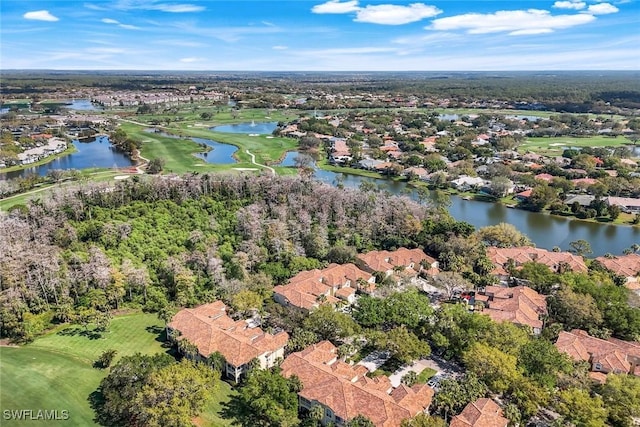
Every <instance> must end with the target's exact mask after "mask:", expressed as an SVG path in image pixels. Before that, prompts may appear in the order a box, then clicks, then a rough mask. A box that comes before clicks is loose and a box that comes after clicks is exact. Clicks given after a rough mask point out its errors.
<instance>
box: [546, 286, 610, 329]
mask: <svg viewBox="0 0 640 427" xmlns="http://www.w3.org/2000/svg"><path fill="white" fill-rule="evenodd" d="M547 304H548V309H549V315H550V316H551V317H552V318H553V319H555V320H556V321H558V322H560V323H562V324H563V325H564V327H565V329H567V330H571V329H584V330H587V331H589V330H594V329H598V328H600V327H601V325H602V322H603V320H604V319H603V317H602V312H601V311H600V309H599V308H598V305H597V304H596V301H595V299H594V298H593V297H592V296H591V295H590V294H582V293H578V292H574V291H573V290H571V288H570V287H568V286H565V287H562V288H561V289H560V290H558V291H557V292H555V293H554V294H553V295H551V296H550V297H549V298H548V300H547Z"/></svg>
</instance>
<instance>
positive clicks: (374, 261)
mask: <svg viewBox="0 0 640 427" xmlns="http://www.w3.org/2000/svg"><path fill="white" fill-rule="evenodd" d="M358 259H359V260H360V262H361V263H363V264H364V265H365V266H367V267H368V268H369V270H371V271H380V272H386V271H389V270H393V268H394V267H400V266H402V267H405V268H408V267H410V266H411V265H412V264H413V265H414V267H415V266H417V265H421V263H422V261H424V262H426V263H427V264H428V265H432V264H434V263H435V262H436V260H435V259H434V258H432V257H430V256H429V255H427V254H425V253H424V251H423V250H422V249H419V248H416V249H407V248H400V249H397V250H395V251H371V252H367V253H366V254H360V255H358ZM416 270H420V267H418V268H417V269H416ZM436 274H437V273H436Z"/></svg>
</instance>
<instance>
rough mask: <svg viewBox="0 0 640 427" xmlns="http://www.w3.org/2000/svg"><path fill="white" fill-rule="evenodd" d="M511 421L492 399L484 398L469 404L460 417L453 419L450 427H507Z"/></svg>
mask: <svg viewBox="0 0 640 427" xmlns="http://www.w3.org/2000/svg"><path fill="white" fill-rule="evenodd" d="M508 424H509V420H508V419H507V418H505V417H503V416H502V409H500V407H499V406H498V405H497V404H496V403H495V402H494V401H493V400H491V399H487V398H482V399H478V400H476V401H475V402H471V403H469V404H468V405H467V406H465V408H464V409H463V410H462V412H461V413H460V415H456V416H455V417H453V418H452V419H451V424H449V425H450V427H469V426H472V427H507V425H508Z"/></svg>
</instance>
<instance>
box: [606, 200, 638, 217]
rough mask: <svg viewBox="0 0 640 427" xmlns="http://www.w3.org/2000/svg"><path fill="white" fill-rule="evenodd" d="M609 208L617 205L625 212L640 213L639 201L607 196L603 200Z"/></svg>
mask: <svg viewBox="0 0 640 427" xmlns="http://www.w3.org/2000/svg"><path fill="white" fill-rule="evenodd" d="M605 201H606V202H607V204H608V205H609V206H612V205H618V206H620V208H621V209H622V210H623V211H625V212H638V213H640V199H634V198H631V197H613V196H609V197H607V198H606V199H605Z"/></svg>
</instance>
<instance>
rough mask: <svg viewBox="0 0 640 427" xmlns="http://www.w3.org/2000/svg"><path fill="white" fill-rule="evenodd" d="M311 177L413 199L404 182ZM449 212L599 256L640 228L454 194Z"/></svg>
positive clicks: (634, 237) (622, 245)
mask: <svg viewBox="0 0 640 427" xmlns="http://www.w3.org/2000/svg"><path fill="white" fill-rule="evenodd" d="M314 176H315V178H316V179H318V180H320V181H322V182H325V183H327V184H331V185H337V184H338V182H340V181H341V182H342V185H344V186H345V187H348V188H357V187H359V186H360V184H361V183H362V182H365V181H366V182H372V183H374V184H376V185H377V186H378V187H379V188H380V189H381V190H383V191H388V192H390V193H392V194H396V195H407V196H409V197H411V198H413V199H414V200H417V196H416V193H415V190H413V189H411V188H410V187H408V186H407V184H406V183H405V182H397V181H390V180H386V179H376V178H368V177H362V176H358V175H348V174H338V173H335V172H330V171H326V170H321V169H318V170H316V171H315V175H314ZM449 213H450V214H451V216H453V217H454V218H455V219H456V220H458V221H465V222H468V223H470V224H472V225H473V226H474V227H476V228H481V227H486V226H488V225H496V224H499V223H501V222H506V223H509V224H513V225H514V226H515V227H516V228H517V229H518V230H520V231H521V232H523V233H524V234H526V235H527V236H528V237H529V238H530V239H531V241H533V242H534V243H535V245H536V246H537V247H539V248H544V249H549V250H550V249H552V248H553V247H554V246H559V247H560V248H562V249H563V250H568V249H569V243H571V242H573V241H576V240H580V239H584V240H586V241H588V242H589V243H590V244H591V247H592V249H593V254H590V255H589V256H593V257H596V256H601V255H604V254H606V253H612V254H617V255H621V254H622V251H623V250H624V249H626V248H628V247H630V246H631V245H633V244H634V243H640V228H638V227H630V226H623V225H611V224H598V223H592V222H585V221H579V220H575V219H573V220H572V219H570V218H564V217H558V216H554V215H548V214H544V213H538V212H529V211H526V210H522V209H513V208H508V207H506V206H505V205H502V204H499V203H489V202H480V201H476V200H464V199H462V198H460V197H458V196H452V197H451V206H450V207H449Z"/></svg>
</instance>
